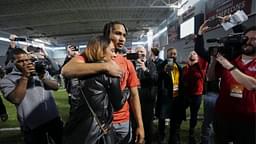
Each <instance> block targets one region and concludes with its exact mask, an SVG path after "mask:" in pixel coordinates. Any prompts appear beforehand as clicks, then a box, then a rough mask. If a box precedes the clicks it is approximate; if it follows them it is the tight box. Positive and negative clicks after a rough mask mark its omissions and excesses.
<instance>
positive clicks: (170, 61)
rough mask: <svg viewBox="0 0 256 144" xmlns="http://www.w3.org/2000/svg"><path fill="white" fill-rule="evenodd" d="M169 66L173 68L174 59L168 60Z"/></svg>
mask: <svg viewBox="0 0 256 144" xmlns="http://www.w3.org/2000/svg"><path fill="white" fill-rule="evenodd" d="M167 64H168V65H169V66H172V65H173V58H168V59H167Z"/></svg>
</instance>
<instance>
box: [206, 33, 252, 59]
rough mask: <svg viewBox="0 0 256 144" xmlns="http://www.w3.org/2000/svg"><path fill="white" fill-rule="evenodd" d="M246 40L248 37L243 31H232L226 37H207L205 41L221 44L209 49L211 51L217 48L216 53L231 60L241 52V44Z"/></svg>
mask: <svg viewBox="0 0 256 144" xmlns="http://www.w3.org/2000/svg"><path fill="white" fill-rule="evenodd" d="M247 40H248V38H247V37H246V36H245V35H244V33H234V34H230V35H228V36H226V37H221V38H212V39H207V40H206V42H207V43H218V44H221V45H216V46H212V47H209V51H211V49H218V50H217V52H218V53H221V54H222V55H223V56H224V57H225V58H227V59H229V60H232V59H234V58H236V57H237V56H239V55H240V54H241V53H242V45H243V44H245V43H246V41H247Z"/></svg>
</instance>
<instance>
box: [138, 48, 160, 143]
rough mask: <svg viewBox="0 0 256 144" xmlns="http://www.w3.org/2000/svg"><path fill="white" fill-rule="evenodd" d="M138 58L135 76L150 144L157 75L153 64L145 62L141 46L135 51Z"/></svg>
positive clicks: (143, 49) (146, 139)
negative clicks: (138, 83) (138, 84)
mask: <svg viewBox="0 0 256 144" xmlns="http://www.w3.org/2000/svg"><path fill="white" fill-rule="evenodd" d="M135 51H136V53H137V54H138V58H137V59H136V60H135V61H134V66H135V69H136V72H137V76H138V78H139V80H140V87H139V88H138V90H139V96H140V101H141V113H142V120H143V124H144V129H145V141H146V144H151V143H152V136H153V135H152V122H153V116H154V106H155V100H156V89H155V86H156V83H157V79H158V73H157V69H156V66H155V64H154V63H153V62H152V61H151V60H147V59H146V57H147V52H146V49H145V48H144V47H143V46H138V47H137V48H136V49H135Z"/></svg>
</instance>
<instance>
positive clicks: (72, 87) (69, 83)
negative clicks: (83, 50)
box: [62, 45, 79, 112]
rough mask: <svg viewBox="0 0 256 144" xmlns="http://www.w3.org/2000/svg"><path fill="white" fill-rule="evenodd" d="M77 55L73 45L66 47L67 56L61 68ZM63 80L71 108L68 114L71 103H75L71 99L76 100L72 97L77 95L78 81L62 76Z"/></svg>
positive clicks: (77, 52)
mask: <svg viewBox="0 0 256 144" xmlns="http://www.w3.org/2000/svg"><path fill="white" fill-rule="evenodd" d="M78 54H79V51H78V48H76V46H74V45H68V46H67V56H66V58H65V60H64V63H63V65H62V67H63V66H64V65H65V64H66V63H68V62H69V61H70V60H71V59H72V58H73V57H74V56H76V55H78ZM63 78H64V84H65V89H66V91H67V93H68V103H69V104H70V106H71V108H70V112H71V111H72V109H73V108H72V106H73V104H71V103H73V102H75V101H72V99H76V98H75V97H74V95H75V94H76V93H77V89H76V87H77V84H78V80H77V78H68V77H65V76H63ZM74 104H75V103H74Z"/></svg>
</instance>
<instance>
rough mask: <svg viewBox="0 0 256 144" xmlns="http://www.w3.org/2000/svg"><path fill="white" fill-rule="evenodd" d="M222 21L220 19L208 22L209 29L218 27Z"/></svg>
mask: <svg viewBox="0 0 256 144" xmlns="http://www.w3.org/2000/svg"><path fill="white" fill-rule="evenodd" d="M220 22H221V20H220V19H219V18H215V19H213V20H210V21H208V22H207V26H208V27H215V26H217V25H218V24H220Z"/></svg>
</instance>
